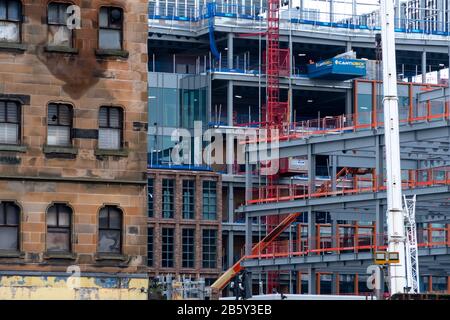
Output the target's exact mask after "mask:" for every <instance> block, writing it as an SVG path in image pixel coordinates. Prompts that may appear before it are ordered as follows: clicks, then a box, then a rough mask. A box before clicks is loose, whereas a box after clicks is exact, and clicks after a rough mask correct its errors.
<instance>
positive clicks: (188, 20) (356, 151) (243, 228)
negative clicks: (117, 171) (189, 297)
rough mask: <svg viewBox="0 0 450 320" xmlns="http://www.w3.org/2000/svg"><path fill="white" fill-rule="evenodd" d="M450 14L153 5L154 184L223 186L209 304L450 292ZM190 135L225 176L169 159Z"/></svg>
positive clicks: (444, 8) (397, 4)
mask: <svg viewBox="0 0 450 320" xmlns="http://www.w3.org/2000/svg"><path fill="white" fill-rule="evenodd" d="M449 5H450V2H448V1H447V0H433V1H400V0H395V1H394V0H392V1H390V0H387V1H385V0H382V1H381V3H379V2H378V1H370V0H365V1H363V0H361V1H360V0H329V1H312V0H311V1H309V0H296V1H292V0H286V1H279V0H267V1H265V0H264V1H257V0H242V1H238V0H230V1H223V0H217V1H214V2H212V1H211V2H210V1H206V0H205V1H201V0H175V1H172V0H164V1H163V0H151V1H150V2H149V39H148V44H149V45H148V50H149V128H152V129H153V130H154V131H153V132H155V134H154V136H150V135H149V148H148V153H149V156H148V157H149V158H148V161H149V171H150V172H154V171H158V170H177V171H191V172H192V171H193V172H195V171H202V172H205V171H206V172H208V171H210V172H215V173H216V174H218V175H219V176H220V180H221V184H222V188H221V190H220V191H219V192H220V193H221V196H222V201H221V203H222V209H221V210H222V214H221V217H222V221H221V226H220V227H221V234H220V235H218V236H219V237H221V241H220V243H221V245H219V246H218V251H220V250H221V252H218V256H220V257H221V261H220V262H221V272H220V275H218V276H217V277H212V276H211V274H210V275H209V276H208V275H205V277H206V285H207V286H210V288H211V291H212V295H213V296H214V295H216V296H218V297H219V296H220V297H222V298H225V297H229V298H231V299H234V297H235V296H236V295H240V293H239V292H241V291H242V297H244V298H251V297H252V296H253V298H255V297H259V298H264V297H266V298H267V299H271V298H273V299H275V298H276V297H277V294H282V295H284V297H289V299H291V298H292V297H294V298H295V297H297V298H298V297H299V296H301V295H305V296H306V295H314V297H316V298H317V297H320V296H322V295H331V296H333V297H338V296H346V297H351V296H353V297H355V298H357V297H360V296H363V297H366V298H367V297H372V298H373V297H375V298H377V299H385V298H389V297H392V296H393V295H395V294H413V293H416V294H417V293H422V294H425V293H427V294H431V293H440V294H443V293H449V292H450V281H449V280H450V250H449V246H450V224H449V218H450V213H449V208H450V202H449V199H450V163H449V161H450V149H449V148H450V145H449V144H450V139H449V138H450V126H449V119H450V110H449V94H450V91H449V88H448V66H449V59H450V56H449V52H450V51H449V50H450V46H449V45H450V43H449V39H450V33H449V32H450V28H449V26H450V18H449V17H450V16H449V15H448V12H449ZM195 121H202V130H203V131H206V130H208V129H212V130H214V132H216V133H217V132H220V133H222V134H223V135H224V136H227V137H228V138H225V139H224V141H223V146H224V148H225V150H226V152H225V153H226V159H227V161H226V162H225V163H224V164H211V165H209V164H203V163H195V164H192V162H189V161H186V162H185V163H182V164H180V163H174V162H173V161H172V160H171V157H170V155H171V152H172V150H173V148H174V145H175V144H176V143H175V142H173V141H172V140H171V138H170V137H171V136H170V135H171V130H173V129H174V128H179V127H182V128H185V129H187V130H188V131H191V132H193V130H194V122H195ZM246 129H249V130H252V132H256V133H257V134H259V132H260V131H263V130H267V132H268V133H267V134H266V135H265V136H264V137H262V138H261V135H260V134H259V135H258V138H254V139H247V140H244V142H242V141H239V137H236V136H239V134H236V132H237V131H236V130H244V131H245V130H246ZM230 132H234V133H235V134H234V137H233V138H229V135H227V133H230ZM275 132H276V133H275ZM275 141H276V149H277V152H272V155H270V152H268V153H265V156H261V154H262V152H261V150H259V152H256V151H254V150H255V148H252V146H256V145H257V146H258V148H259V149H261V147H263V148H265V150H268V149H269V146H270V145H271V144H273V143H275ZM239 148H243V150H245V151H244V153H245V157H244V158H245V161H244V162H242V161H238V160H236V157H235V154H234V152H233V151H236V150H237V149H239ZM275 162H276V163H277V165H276V170H272V171H270V170H269V171H270V172H269V173H267V171H268V170H267V169H268V168H271V167H272V168H274V167H275V165H274V164H275ZM183 190H184V189H183ZM152 248H153V247H152ZM203 258H204V255H203ZM168 271H170V270H168ZM161 272H162V273H164V272H165V270H162V271H161ZM179 272H180V273H181V274H187V273H189V270H180V271H179ZM202 272H203V270H200V273H202ZM206 272H207V271H206ZM374 275H376V276H374ZM375 278H376V279H375ZM374 279H375V280H374ZM371 283H372V284H373V285H372V286H370V284H371Z"/></svg>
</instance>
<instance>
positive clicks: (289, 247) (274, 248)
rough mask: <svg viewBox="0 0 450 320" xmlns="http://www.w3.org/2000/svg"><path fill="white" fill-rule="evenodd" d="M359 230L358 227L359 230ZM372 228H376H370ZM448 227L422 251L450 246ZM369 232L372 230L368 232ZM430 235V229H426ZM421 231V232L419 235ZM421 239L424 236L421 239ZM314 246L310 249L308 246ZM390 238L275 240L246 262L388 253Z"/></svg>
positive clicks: (422, 242)
mask: <svg viewBox="0 0 450 320" xmlns="http://www.w3.org/2000/svg"><path fill="white" fill-rule="evenodd" d="M356 228H357V227H356ZM368 228H373V227H368ZM448 229H449V228H448V225H447V227H446V228H444V236H443V237H442V239H437V240H433V239H430V240H427V239H425V240H424V239H423V238H422V239H421V240H419V243H418V247H419V248H442V247H449V246H450V239H449V233H448ZM367 230H369V229H367ZM425 231H426V232H428V231H427V230H425ZM420 232H421V229H419V230H418V233H420ZM419 238H421V237H419ZM310 243H312V244H313V245H312V246H310V245H309V244H310ZM387 246H388V237H387V235H386V234H375V233H370V234H350V235H342V234H336V235H331V234H330V235H326V236H323V235H322V236H316V237H310V238H305V237H302V238H300V239H290V240H289V239H287V240H275V241H273V242H272V243H271V244H270V245H269V246H268V247H267V248H265V249H264V250H261V251H260V252H254V254H252V255H250V256H246V258H247V259H254V258H257V259H273V258H285V257H299V256H309V255H328V254H340V253H362V252H375V251H382V250H386V249H387Z"/></svg>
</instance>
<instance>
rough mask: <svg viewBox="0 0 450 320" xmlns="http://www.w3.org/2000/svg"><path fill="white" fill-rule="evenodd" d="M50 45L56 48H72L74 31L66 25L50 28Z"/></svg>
mask: <svg viewBox="0 0 450 320" xmlns="http://www.w3.org/2000/svg"><path fill="white" fill-rule="evenodd" d="M48 42H49V44H51V45H54V46H65V47H71V46H72V30H70V29H69V28H67V26H66V25H62V26H60V25H52V26H49V39H48Z"/></svg>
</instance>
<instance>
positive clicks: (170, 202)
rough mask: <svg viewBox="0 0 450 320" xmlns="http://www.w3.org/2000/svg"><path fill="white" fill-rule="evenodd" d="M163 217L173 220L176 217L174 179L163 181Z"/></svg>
mask: <svg viewBox="0 0 450 320" xmlns="http://www.w3.org/2000/svg"><path fill="white" fill-rule="evenodd" d="M162 194H163V198H162V217H163V218H165V219H172V218H173V215H174V181H173V179H163V180H162Z"/></svg>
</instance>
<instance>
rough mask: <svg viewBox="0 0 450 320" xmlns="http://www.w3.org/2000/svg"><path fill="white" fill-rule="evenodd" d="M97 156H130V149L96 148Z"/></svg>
mask: <svg viewBox="0 0 450 320" xmlns="http://www.w3.org/2000/svg"><path fill="white" fill-rule="evenodd" d="M95 155H96V156H116V157H128V149H118V150H109V149H98V148H97V149H95Z"/></svg>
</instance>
